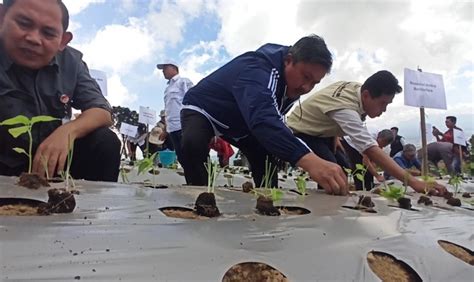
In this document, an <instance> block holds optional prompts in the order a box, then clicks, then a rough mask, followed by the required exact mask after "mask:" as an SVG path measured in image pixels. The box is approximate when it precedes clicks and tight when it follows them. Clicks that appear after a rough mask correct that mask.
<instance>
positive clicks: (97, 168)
mask: <svg viewBox="0 0 474 282" xmlns="http://www.w3.org/2000/svg"><path fill="white" fill-rule="evenodd" d="M120 150H121V148H120V141H119V139H118V137H117V135H116V134H115V133H113V132H112V131H111V130H110V129H109V128H106V127H103V128H99V129H96V130H95V131H92V132H91V133H89V134H88V135H87V136H84V137H82V138H80V139H76V141H75V142H74V153H73V157H72V162H71V168H70V173H71V176H72V177H73V178H74V179H85V180H91V181H111V182H116V181H117V179H118V174H119V166H120ZM64 169H66V167H64ZM27 171H28V159H25V162H24V164H23V165H21V166H18V167H13V168H12V167H6V166H4V165H2V164H0V174H1V175H20V174H21V173H22V172H27Z"/></svg>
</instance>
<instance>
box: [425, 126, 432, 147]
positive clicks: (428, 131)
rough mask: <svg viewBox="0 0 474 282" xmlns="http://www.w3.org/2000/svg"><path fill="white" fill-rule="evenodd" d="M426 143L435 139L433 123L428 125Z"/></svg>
mask: <svg viewBox="0 0 474 282" xmlns="http://www.w3.org/2000/svg"><path fill="white" fill-rule="evenodd" d="M425 129H426V133H425V134H426V142H431V139H433V128H432V127H431V123H427V124H426V128H425Z"/></svg>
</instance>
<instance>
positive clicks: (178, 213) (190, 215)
mask: <svg viewBox="0 0 474 282" xmlns="http://www.w3.org/2000/svg"><path fill="white" fill-rule="evenodd" d="M159 210H160V211H161V212H162V213H164V214H165V215H166V216H168V217H175V218H184V219H208V218H207V217H205V216H200V215H198V214H197V213H196V211H194V210H193V209H190V208H185V207H163V208H159Z"/></svg>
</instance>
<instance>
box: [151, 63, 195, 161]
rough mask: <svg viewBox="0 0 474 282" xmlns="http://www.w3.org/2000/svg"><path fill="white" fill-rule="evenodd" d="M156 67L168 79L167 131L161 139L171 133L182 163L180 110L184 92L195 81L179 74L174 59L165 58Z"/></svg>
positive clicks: (166, 102)
mask: <svg viewBox="0 0 474 282" xmlns="http://www.w3.org/2000/svg"><path fill="white" fill-rule="evenodd" d="M156 67H157V68H158V69H159V70H162V71H163V75H164V77H165V79H167V80H168V86H167V87H166V89H165V95H164V100H165V114H166V131H164V133H163V134H162V135H161V137H160V139H161V140H165V139H166V138H167V137H168V135H169V137H170V138H171V142H172V143H173V148H174V150H175V151H176V156H177V157H178V161H179V162H180V163H181V164H182V159H183V156H182V153H181V117H180V112H181V109H182V107H183V98H184V94H186V92H187V91H188V90H189V89H190V88H191V87H193V83H192V82H191V80H189V79H188V78H185V77H181V76H180V75H179V68H178V64H176V63H175V62H174V61H172V60H169V59H168V60H165V61H164V62H163V63H160V64H157V65H156Z"/></svg>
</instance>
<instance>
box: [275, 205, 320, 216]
mask: <svg viewBox="0 0 474 282" xmlns="http://www.w3.org/2000/svg"><path fill="white" fill-rule="evenodd" d="M275 208H277V209H278V210H279V211H280V213H281V214H283V215H305V214H310V213H311V211H310V210H308V209H305V208H302V207H289V206H275Z"/></svg>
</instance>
